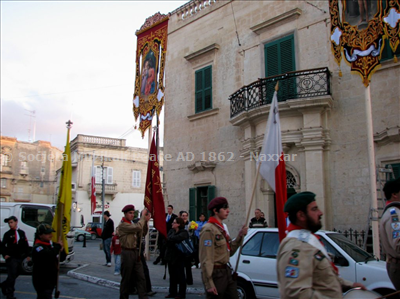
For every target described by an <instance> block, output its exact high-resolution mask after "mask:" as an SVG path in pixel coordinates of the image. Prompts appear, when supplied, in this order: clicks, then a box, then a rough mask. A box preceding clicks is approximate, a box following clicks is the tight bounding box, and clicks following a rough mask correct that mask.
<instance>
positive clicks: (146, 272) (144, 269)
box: [140, 252, 151, 293]
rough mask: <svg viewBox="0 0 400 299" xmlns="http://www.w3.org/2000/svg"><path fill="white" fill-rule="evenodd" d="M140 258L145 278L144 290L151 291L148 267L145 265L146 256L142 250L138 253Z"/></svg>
mask: <svg viewBox="0 0 400 299" xmlns="http://www.w3.org/2000/svg"><path fill="white" fill-rule="evenodd" d="M140 259H141V260H142V266H143V272H144V277H145V279H146V291H147V293H148V292H151V280H150V271H149V267H147V262H146V258H145V257H144V254H143V252H142V253H141V254H140Z"/></svg>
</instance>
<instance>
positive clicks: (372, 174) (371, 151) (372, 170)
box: [365, 85, 380, 258]
mask: <svg viewBox="0 0 400 299" xmlns="http://www.w3.org/2000/svg"><path fill="white" fill-rule="evenodd" d="M365 112H366V122H367V140H368V160H369V161H368V166H369V186H370V193H371V213H369V215H370V217H371V227H372V248H373V253H374V255H375V256H376V257H377V258H380V250H379V222H378V220H379V218H378V217H379V215H378V201H377V198H378V196H377V191H376V165H375V147H374V131H373V124H372V108H371V89H370V85H368V87H366V88H365Z"/></svg>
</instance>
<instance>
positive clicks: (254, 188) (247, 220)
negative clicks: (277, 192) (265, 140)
mask: <svg viewBox="0 0 400 299" xmlns="http://www.w3.org/2000/svg"><path fill="white" fill-rule="evenodd" d="M278 90H279V81H278V82H276V85H275V91H276V92H278ZM271 105H272V102H271ZM269 117H271V115H270V116H269ZM265 137H266V136H265ZM260 167H261V162H260V161H259V162H258V165H257V171H256V177H255V179H254V183H253V190H252V192H251V198H250V204H249V209H248V211H247V216H246V222H245V224H247V223H248V222H249V219H250V211H251V207H252V205H253V199H254V194H255V191H256V186H257V181H258V175H259V173H260ZM243 240H244V237H243V238H242V241H241V242H240V247H239V254H238V257H237V261H236V265H235V272H234V273H236V272H237V269H238V267H239V259H240V255H241V254H242V248H243Z"/></svg>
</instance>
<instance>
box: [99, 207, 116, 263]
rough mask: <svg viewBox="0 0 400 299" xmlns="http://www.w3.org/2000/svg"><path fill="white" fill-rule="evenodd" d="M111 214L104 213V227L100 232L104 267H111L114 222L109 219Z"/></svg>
mask: <svg viewBox="0 0 400 299" xmlns="http://www.w3.org/2000/svg"><path fill="white" fill-rule="evenodd" d="M110 216H111V214H110V212H109V211H105V212H104V215H103V217H104V227H103V231H102V232H101V238H102V239H103V250H104V253H105V254H106V263H105V264H104V266H107V267H111V252H110V251H111V240H112V235H113V232H114V221H113V220H112V219H111V218H110Z"/></svg>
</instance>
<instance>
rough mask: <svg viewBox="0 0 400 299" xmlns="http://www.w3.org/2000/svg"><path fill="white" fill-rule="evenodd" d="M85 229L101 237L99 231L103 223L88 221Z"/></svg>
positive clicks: (101, 229)
mask: <svg viewBox="0 0 400 299" xmlns="http://www.w3.org/2000/svg"><path fill="white" fill-rule="evenodd" d="M85 231H87V232H89V233H91V234H94V235H95V236H96V237H98V238H100V237H101V232H102V231H103V223H100V222H88V224H86V228H85Z"/></svg>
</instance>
